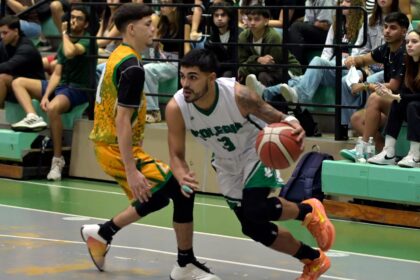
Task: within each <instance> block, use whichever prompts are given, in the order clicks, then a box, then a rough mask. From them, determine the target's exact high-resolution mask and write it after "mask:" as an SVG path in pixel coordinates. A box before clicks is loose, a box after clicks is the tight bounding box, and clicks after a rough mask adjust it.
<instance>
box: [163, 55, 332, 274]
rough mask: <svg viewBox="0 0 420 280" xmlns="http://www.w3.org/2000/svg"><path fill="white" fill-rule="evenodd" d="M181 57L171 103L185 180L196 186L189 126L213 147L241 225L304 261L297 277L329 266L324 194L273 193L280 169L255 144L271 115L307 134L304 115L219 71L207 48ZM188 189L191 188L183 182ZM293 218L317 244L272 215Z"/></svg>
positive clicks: (174, 153)
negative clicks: (293, 198) (292, 196)
mask: <svg viewBox="0 0 420 280" xmlns="http://www.w3.org/2000/svg"><path fill="white" fill-rule="evenodd" d="M180 65H181V70H180V79H181V84H182V89H181V90H179V91H178V92H177V93H176V94H175V95H174V98H172V99H171V101H170V102H169V103H168V105H167V107H166V121H167V124H168V142H169V152H170V165H171V168H172V171H173V173H174V175H175V177H176V178H177V180H178V181H179V182H180V184H181V185H185V186H188V187H189V188H190V189H192V190H193V191H195V190H197V189H198V182H197V180H196V179H195V178H191V174H192V173H191V170H190V168H189V166H188V163H187V162H186V160H185V146H186V143H185V137H186V130H189V131H190V132H191V134H192V135H193V136H194V137H195V138H196V139H197V140H198V141H199V142H200V143H202V144H203V145H204V146H206V147H207V148H209V149H211V150H212V152H213V153H214V158H213V161H212V165H213V167H214V168H215V170H216V172H217V179H218V182H219V186H220V191H221V193H222V194H223V195H224V197H225V198H226V199H227V201H228V204H229V205H230V207H231V208H232V209H233V211H234V212H235V214H236V216H237V217H238V220H239V222H240V223H241V226H242V231H243V233H244V234H245V235H247V236H249V237H251V238H252V239H253V240H255V241H257V242H261V243H262V244H263V245H265V246H267V247H269V248H271V249H273V250H276V251H278V252H282V253H286V254H288V255H291V256H293V257H295V258H297V259H298V260H300V261H301V262H303V263H304V269H303V273H302V275H301V276H300V278H299V279H301V280H309V279H311V280H312V279H318V278H319V277H320V276H321V274H323V273H324V272H326V271H327V270H328V268H329V267H330V260H329V259H328V257H327V256H326V255H325V254H324V251H327V250H329V249H330V248H331V246H332V245H333V242H334V238H335V229H334V226H333V225H332V223H331V222H330V220H329V219H328V217H327V216H326V214H325V210H324V207H323V205H322V204H321V202H320V201H318V200H316V199H314V198H312V199H308V200H305V201H303V202H302V203H299V204H296V203H292V202H289V201H287V200H285V199H283V198H280V197H277V196H270V193H271V191H272V190H273V189H275V188H278V187H279V186H280V181H279V178H277V176H276V171H275V170H272V169H270V168H267V167H265V166H264V165H263V164H262V163H261V161H260V160H259V158H258V156H257V152H256V150H255V140H256V137H257V134H258V132H259V130H260V129H261V128H262V127H263V126H264V125H266V123H276V122H281V121H285V122H288V123H289V124H290V125H291V126H293V127H294V131H293V132H294V134H296V135H297V138H298V140H303V137H304V131H303V129H302V127H301V126H300V124H299V122H298V121H297V119H296V118H294V117H292V116H287V115H284V114H282V113H281V112H279V111H277V110H275V109H274V108H273V107H271V106H270V105H269V104H267V103H265V102H264V101H263V100H262V99H261V98H260V97H259V96H258V95H257V94H256V93H255V92H252V91H249V90H248V88H246V87H244V86H242V85H239V84H238V83H236V82H235V79H234V78H218V79H217V78H216V73H217V70H218V62H217V59H216V57H215V56H214V55H213V54H212V53H211V52H209V51H208V50H205V49H195V50H192V51H191V52H189V53H188V54H187V55H186V56H185V57H184V58H183V59H182V60H181V62H180ZM183 192H184V194H185V195H186V196H188V195H189V194H188V193H187V192H185V191H184V189H183ZM289 219H296V220H301V221H302V222H303V225H305V226H306V227H307V229H308V230H309V231H310V232H311V234H312V235H313V236H314V237H315V239H316V241H317V243H318V245H319V247H320V250H316V249H313V248H311V247H309V246H308V245H306V244H303V243H302V242H300V241H298V240H296V239H295V238H294V237H293V236H292V234H291V233H290V232H289V231H287V230H285V229H282V228H280V227H278V226H277V225H276V224H274V223H272V222H271V221H279V220H289Z"/></svg>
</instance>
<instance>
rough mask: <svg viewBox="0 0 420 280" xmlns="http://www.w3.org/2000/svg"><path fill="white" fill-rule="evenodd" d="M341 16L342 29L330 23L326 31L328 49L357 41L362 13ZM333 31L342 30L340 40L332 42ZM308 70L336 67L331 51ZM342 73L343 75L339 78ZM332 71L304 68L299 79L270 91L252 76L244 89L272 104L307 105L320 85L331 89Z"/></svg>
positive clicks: (357, 2) (354, 0)
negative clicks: (279, 99) (279, 98)
mask: <svg viewBox="0 0 420 280" xmlns="http://www.w3.org/2000/svg"><path fill="white" fill-rule="evenodd" d="M340 5H341V6H342V7H350V6H360V5H363V0H352V1H351V2H350V1H349V0H344V1H342V2H341V4H340ZM342 13H343V15H344V17H343V21H342V26H341V27H338V25H337V22H336V21H334V23H333V25H332V26H331V27H330V30H329V32H328V36H327V39H326V41H325V44H326V45H332V44H334V43H337V42H339V43H340V44H343V45H346V44H352V45H353V44H354V42H355V41H356V39H357V33H358V31H359V28H360V26H361V25H362V17H363V12H362V10H358V9H343V10H342ZM336 28H341V29H342V30H343V37H342V38H340V40H337V39H335V38H334V34H335V32H336ZM342 50H343V51H342V57H343V58H345V57H347V56H349V54H350V52H352V51H353V52H355V50H354V49H353V50H351V49H350V48H349V47H347V48H343V49H342ZM309 65H310V66H336V59H335V56H334V50H333V48H330V47H326V48H324V49H323V51H322V55H321V57H315V58H314V59H312V60H311V63H310V64H309ZM345 73H346V71H343V75H344V74H345ZM335 76H336V70H335V69H332V68H329V69H328V68H321V69H319V68H308V69H307V70H306V72H305V74H304V75H303V76H300V77H294V78H292V79H290V80H289V81H288V84H278V85H275V86H272V87H268V88H264V87H262V86H260V85H259V83H258V81H255V78H254V77H253V76H249V77H248V78H247V85H248V86H249V87H250V88H252V89H254V90H255V91H256V92H257V93H259V94H261V95H262V96H263V98H264V99H265V100H268V101H273V100H274V99H276V97H277V96H278V95H282V96H283V98H284V99H285V100H286V101H288V102H292V103H297V102H302V103H309V102H312V99H313V97H314V95H315V92H316V90H317V89H318V87H319V86H320V85H323V86H335Z"/></svg>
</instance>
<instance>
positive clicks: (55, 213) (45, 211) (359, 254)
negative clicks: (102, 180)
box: [0, 203, 420, 264]
mask: <svg viewBox="0 0 420 280" xmlns="http://www.w3.org/2000/svg"><path fill="white" fill-rule="evenodd" d="M0 207H7V208H13V209H20V210H27V211H33V212H40V213H47V214H53V215H62V216H79V217H86V218H90V219H95V220H99V221H108V220H109V219H103V218H97V217H91V216H82V215H75V214H69V213H61V212H54V211H48V210H40V209H32V208H26V207H20V206H12V205H6V204H1V203H0ZM132 225H134V226H140V227H146V228H147V227H150V228H157V229H163V230H170V231H172V230H173V229H172V228H168V227H162V226H155V225H146V224H139V223H133V224H132ZM194 234H199V235H204V236H212V237H220V238H227V239H234V240H241V241H248V242H254V241H253V240H251V239H249V238H242V237H236V236H229V235H222V234H214V233H207V232H200V231H194ZM112 246H114V245H112ZM328 252H338V253H344V254H349V255H355V256H361V257H369V258H374V259H382V260H390V261H397V262H407V263H414V264H420V261H415V260H407V259H398V258H392V257H385V256H377V255H369V254H363V253H356V252H348V251H341V250H330V251H328Z"/></svg>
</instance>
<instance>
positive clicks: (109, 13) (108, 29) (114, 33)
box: [96, 0, 131, 55]
mask: <svg viewBox="0 0 420 280" xmlns="http://www.w3.org/2000/svg"><path fill="white" fill-rule="evenodd" d="M129 2H131V1H130V0H107V3H108V4H119V3H121V4H123V3H129ZM118 7H119V6H117V5H108V6H106V8H105V9H104V11H103V12H102V16H101V20H100V23H99V30H98V33H97V34H96V36H97V37H108V38H110V39H108V38H100V39H97V40H96V43H97V44H98V53H99V54H100V55H101V54H102V55H109V54H110V53H111V52H112V51H113V50H114V49H115V48H116V47H117V46H118V45H119V44H120V43H121V40H114V39H111V38H115V37H120V36H121V33H120V32H119V31H118V29H117V28H116V26H115V24H114V14H115V11H116V10H118Z"/></svg>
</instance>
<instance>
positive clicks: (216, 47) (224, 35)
mask: <svg viewBox="0 0 420 280" xmlns="http://www.w3.org/2000/svg"><path fill="white" fill-rule="evenodd" d="M230 7H232V5H231V4H228V3H218V4H213V5H212V6H211V7H210V9H211V10H210V11H211V14H212V22H211V25H210V37H209V38H208V39H207V41H206V44H205V47H206V48H207V49H210V50H212V51H213V53H214V54H216V56H217V58H218V60H219V61H222V62H225V63H238V51H237V50H238V49H237V46H233V45H220V44H217V43H234V42H237V40H238V34H239V33H240V32H241V29H240V28H239V27H237V22H236V20H235V17H234V14H233V13H234V12H235V10H233V9H231V8H230ZM212 43H216V44H212ZM236 69H237V66H236V65H222V66H221V67H220V76H222V77H235V76H236V72H237V71H236Z"/></svg>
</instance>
